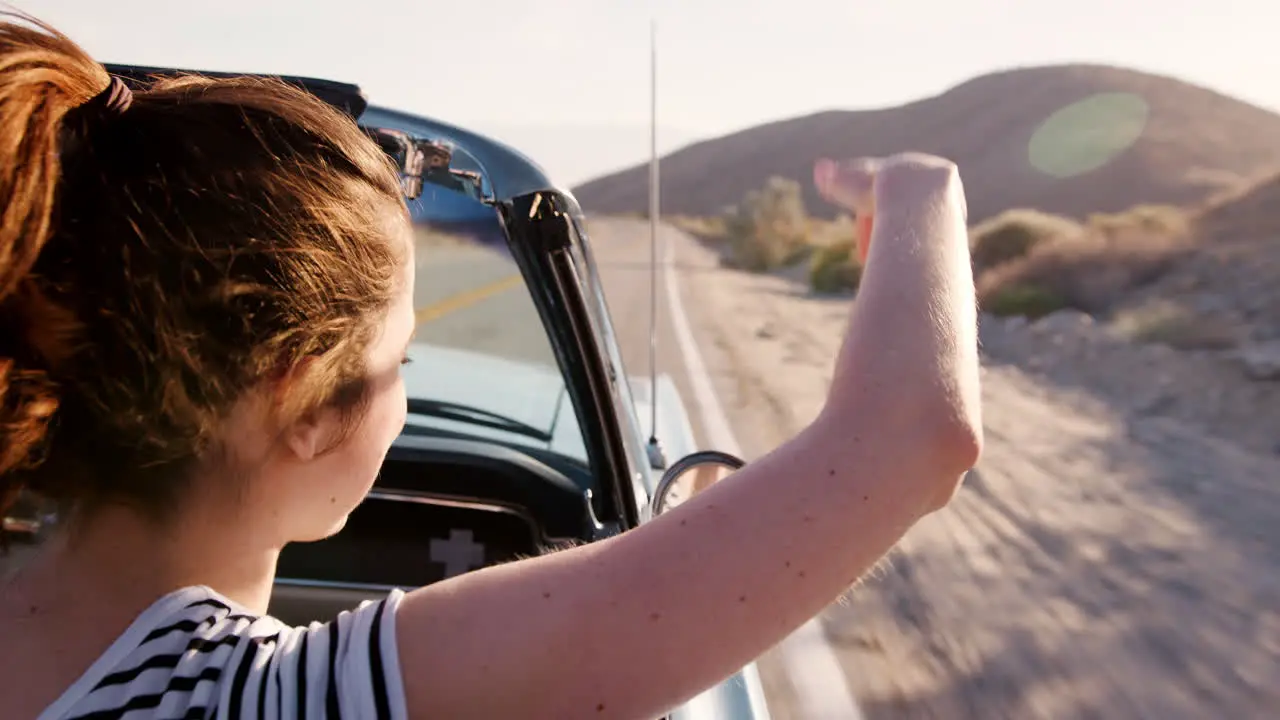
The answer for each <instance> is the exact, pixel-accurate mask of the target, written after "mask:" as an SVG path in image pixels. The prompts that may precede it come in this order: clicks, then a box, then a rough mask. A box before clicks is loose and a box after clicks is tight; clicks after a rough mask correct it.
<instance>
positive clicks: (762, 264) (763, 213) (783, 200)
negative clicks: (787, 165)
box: [723, 177, 809, 272]
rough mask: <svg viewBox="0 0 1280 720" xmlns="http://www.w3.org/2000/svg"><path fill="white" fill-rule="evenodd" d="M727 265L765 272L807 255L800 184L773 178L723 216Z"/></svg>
mask: <svg viewBox="0 0 1280 720" xmlns="http://www.w3.org/2000/svg"><path fill="white" fill-rule="evenodd" d="M723 221H724V226H725V240H726V245H727V247H726V248H725V250H726V254H725V257H724V260H725V262H726V264H728V265H730V266H732V267H737V268H741V269H743V270H750V271H753V272H764V271H767V270H772V269H774V268H779V267H784V266H786V265H787V264H790V263H794V262H796V261H798V260H800V259H803V257H804V256H805V255H806V254H807V253H808V250H809V247H808V232H809V214H808V212H807V211H806V210H805V206H804V198H803V196H802V194H801V189H800V183H798V182H796V181H795V180H789V179H787V178H781V177H772V178H769V181H768V182H766V183H765V186H764V187H763V188H762V189H760V190H752V191H751V192H748V193H747V194H746V196H745V197H743V199H742V202H741V203H739V204H738V205H737V206H735V207H733V208H731V209H730V210H728V211H727V212H726V213H725V215H724V217H723Z"/></svg>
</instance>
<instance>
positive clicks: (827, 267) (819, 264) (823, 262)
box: [809, 238, 862, 293]
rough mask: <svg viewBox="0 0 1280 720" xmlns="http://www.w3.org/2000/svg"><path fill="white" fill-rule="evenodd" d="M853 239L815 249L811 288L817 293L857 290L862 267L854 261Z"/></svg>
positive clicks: (811, 259) (810, 262)
mask: <svg viewBox="0 0 1280 720" xmlns="http://www.w3.org/2000/svg"><path fill="white" fill-rule="evenodd" d="M853 252H854V241H853V239H851V238H850V239H846V240H837V241H834V242H831V243H827V244H825V245H820V246H817V247H816V248H814V251H813V255H812V256H811V257H810V259H809V287H810V289H812V290H813V291H814V292H817V293H838V292H848V291H850V290H857V289H858V283H859V282H860V281H861V280H862V265H861V264H860V263H859V262H858V261H857V260H856V259H854V256H853Z"/></svg>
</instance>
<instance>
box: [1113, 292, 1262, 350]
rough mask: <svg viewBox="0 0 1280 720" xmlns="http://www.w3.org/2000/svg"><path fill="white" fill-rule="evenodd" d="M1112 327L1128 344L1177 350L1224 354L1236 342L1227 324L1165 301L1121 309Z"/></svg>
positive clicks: (1149, 302) (1155, 300) (1152, 300)
mask: <svg viewBox="0 0 1280 720" xmlns="http://www.w3.org/2000/svg"><path fill="white" fill-rule="evenodd" d="M1111 324H1112V327H1113V328H1114V329H1115V331H1116V332H1118V333H1119V334H1120V335H1122V336H1124V337H1125V338H1127V339H1129V340H1133V341H1136V342H1142V343H1158V344H1161V345H1168V346H1169V347H1172V348H1175V349H1177V350H1224V349H1227V348H1231V347H1234V346H1235V344H1236V340H1237V338H1236V336H1235V333H1234V332H1233V331H1232V329H1231V328H1230V327H1229V326H1227V325H1226V324H1224V323H1222V322H1219V321H1214V320H1212V319H1210V318H1207V317H1204V316H1203V315H1200V314H1199V313H1196V312H1195V311H1193V310H1192V309H1190V308H1188V307H1186V306H1185V305H1182V304H1180V303H1177V302H1175V301H1173V300H1168V299H1162V298H1155V299H1151V300H1148V301H1147V302H1144V303H1141V304H1139V305H1134V306H1131V307H1126V308H1122V309H1120V310H1119V311H1117V312H1116V313H1115V316H1114V317H1113V318H1112V321H1111Z"/></svg>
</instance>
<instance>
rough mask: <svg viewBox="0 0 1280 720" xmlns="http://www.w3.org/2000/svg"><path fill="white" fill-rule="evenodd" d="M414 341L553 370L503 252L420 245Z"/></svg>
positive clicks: (548, 349) (522, 290)
mask: <svg viewBox="0 0 1280 720" xmlns="http://www.w3.org/2000/svg"><path fill="white" fill-rule="evenodd" d="M414 307H416V308H417V311H418V312H417V314H418V329H417V333H416V336H415V339H416V340H418V341H421V342H428V343H434V344H437V345H443V346H445V347H453V348H459V349H462V350H474V351H477V352H481V353H486V354H491V355H497V356H499V357H503V358H508V359H512V360H522V361H526V362H532V363H537V364H540V365H545V366H547V367H552V368H554V367H555V365H556V361H555V355H554V353H553V352H552V350H551V345H550V343H549V342H548V339H547V334H546V332H545V331H544V330H543V329H542V321H541V319H539V317H538V313H537V309H536V308H535V307H534V305H533V299H532V298H531V297H530V295H529V291H528V289H527V288H526V286H525V285H524V281H523V279H522V278H521V277H520V270H519V268H518V267H517V266H516V263H515V260H513V259H512V258H511V255H510V254H509V253H508V252H507V251H506V249H505V248H491V247H486V246H477V245H464V244H455V243H447V244H430V243H427V242H419V245H418V252H417V276H416V279H415V283H414Z"/></svg>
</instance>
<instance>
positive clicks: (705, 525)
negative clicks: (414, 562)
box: [396, 156, 981, 719]
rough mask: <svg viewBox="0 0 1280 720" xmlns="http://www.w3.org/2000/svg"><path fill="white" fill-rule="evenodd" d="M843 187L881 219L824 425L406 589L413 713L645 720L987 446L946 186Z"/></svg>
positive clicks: (835, 579)
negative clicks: (609, 514) (614, 522)
mask: <svg viewBox="0 0 1280 720" xmlns="http://www.w3.org/2000/svg"><path fill="white" fill-rule="evenodd" d="M838 180H839V181H840V182H845V183H852V186H853V187H855V188H856V187H857V186H858V183H863V184H864V190H865V192H864V193H863V194H864V196H866V197H870V196H874V201H875V202H874V205H875V209H876V215H875V227H874V239H873V241H872V242H871V245H870V255H869V258H868V261H867V267H866V272H865V277H864V281H863V284H862V287H861V289H860V290H859V293H858V300H857V302H856V303H855V304H854V310H853V313H852V317H851V320H850V323H849V327H848V331H847V335H846V338H845V342H844V345H843V347H842V349H841V350H840V354H839V357H838V358H837V360H836V373H835V376H834V380H833V382H832V385H831V390H830V395H829V398H828V401H827V405H826V407H825V409H824V410H823V412H822V413H821V414H820V416H819V417H818V418H817V419H816V420H815V421H814V422H813V423H812V424H811V425H810V426H809V427H808V428H806V429H805V430H804V431H803V432H801V433H800V435H798V436H797V437H795V438H794V439H792V440H791V441H789V442H787V443H786V444H785V445H783V446H781V447H779V448H777V449H776V450H774V451H773V452H772V453H770V454H769V455H767V456H765V457H763V458H761V459H760V460H758V461H756V462H754V463H751V464H750V465H748V466H747V467H745V468H743V469H742V470H740V471H739V472H737V473H735V474H734V475H732V476H731V477H729V478H727V479H725V480H724V481H722V482H720V483H717V484H715V485H714V486H712V487H711V488H709V489H708V490H707V491H706V492H703V493H701V494H699V495H697V496H695V497H693V498H691V499H690V500H688V501H687V502H685V503H684V504H682V505H681V506H679V507H677V508H675V509H673V510H672V511H670V512H669V513H666V514H664V515H662V516H660V517H658V518H657V519H655V520H653V521H652V522H650V523H647V524H645V525H644V526H642V527H640V528H637V529H635V530H632V531H630V532H627V533H624V534H623V535H621V536H619V537H616V538H613V539H610V540H607V541H603V542H599V543H594V544H591V545H588V546H584V547H579V548H576V549H573V550H568V551H564V552H560V553H556V554H553V555H549V556H546V557H540V558H537V559H533V560H528V561H524V562H517V563H512V564H508V565H502V566H497V567H492V568H488V569H485V570H481V571H478V572H474V573H470V574H467V575H463V576H461V577H459V578H457V579H455V580H452V581H449V582H445V583H440V584H436V585H432V586H429V587H426V588H424V589H421V590H418V591H416V592H414V593H411V594H410V595H409V596H408V597H406V598H405V600H404V603H403V605H402V606H401V608H400V612H399V617H398V620H397V632H396V635H397V638H398V643H399V650H400V659H401V668H402V671H403V674H404V685H405V688H406V692H407V695H408V702H409V708H410V713H411V715H412V716H413V717H415V718H428V717H431V718H435V717H447V718H495V717H528V718H579V717H601V718H603V717H609V718H636V719H644V718H653V717H657V716H658V715H660V714H661V713H662V712H663V711H665V710H668V709H670V708H671V707H673V706H676V705H678V704H680V703H681V702H683V701H685V700H687V699H689V698H690V697H692V696H694V695H696V694H697V693H699V692H700V691H702V690H703V689H705V688H707V687H709V686H711V685H713V684H715V683H716V682H718V681H720V680H722V679H723V678H725V677H727V676H729V675H730V674H732V673H733V672H735V671H736V670H737V669H738V668H740V667H742V666H743V665H745V664H746V663H748V662H750V661H751V660H752V659H753V658H755V657H757V656H758V655H760V654H761V653H762V652H764V651H765V650H767V649H768V648H769V647H771V646H772V645H774V644H776V643H777V642H779V641H781V640H782V639H783V638H784V637H785V636H786V635H788V634H789V633H790V632H792V631H793V630H795V629H796V628H797V627H799V626H800V625H801V624H803V623H804V622H805V621H806V620H808V619H809V618H811V617H812V616H814V615H815V614H817V613H818V612H820V611H821V610H822V609H823V608H824V607H825V606H826V605H827V604H829V603H830V602H832V601H833V600H834V599H835V598H837V597H838V596H839V595H840V594H841V593H842V592H844V591H845V590H847V589H848V588H849V586H850V584H851V583H853V582H855V581H856V580H857V579H858V578H859V577H860V576H861V575H862V574H863V573H864V572H866V571H867V570H868V569H869V568H870V567H872V565H874V564H875V562H876V561H877V560H878V559H879V558H880V557H881V556H883V555H884V553H885V552H887V551H888V550H889V549H890V548H891V547H892V546H893V545H894V543H896V542H897V541H898V539H899V538H900V537H901V536H902V534H903V533H904V532H906V530H907V529H908V528H910V527H911V526H912V525H913V524H914V523H915V522H916V521H917V520H919V519H920V518H921V517H923V516H924V515H926V514H928V513H929V512H931V511H933V510H936V509H938V508H940V507H942V506H943V505H944V504H945V503H946V502H947V500H948V499H949V498H950V497H951V495H952V494H953V493H954V492H955V489H956V488H957V487H958V485H959V482H960V478H961V477H962V476H963V474H964V472H965V471H966V470H968V469H969V468H970V467H972V466H973V464H974V463H975V462H976V461H977V457H978V454H979V452H980V447H981V418H980V415H979V408H978V402H979V400H978V361H977V338H976V316H975V312H976V311H975V301H974V292H973V279H972V275H971V271H970V265H969V255H968V244H967V237H966V229H965V210H964V197H963V190H962V188H961V185H960V181H959V176H958V174H957V172H956V170H955V167H954V166H953V165H951V164H950V163H948V162H946V161H942V160H939V159H937V158H931V157H924V156H904V157H900V158H895V159H892V160H890V161H886V162H883V163H880V164H878V165H876V166H874V167H872V166H868V167H866V168H863V169H861V170H860V169H858V168H854V169H852V170H850V169H848V168H846V169H845V175H844V176H842V177H841V178H838ZM866 197H864V198H863V199H862V200H856V199H855V201H854V204H857V202H865V201H866Z"/></svg>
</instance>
